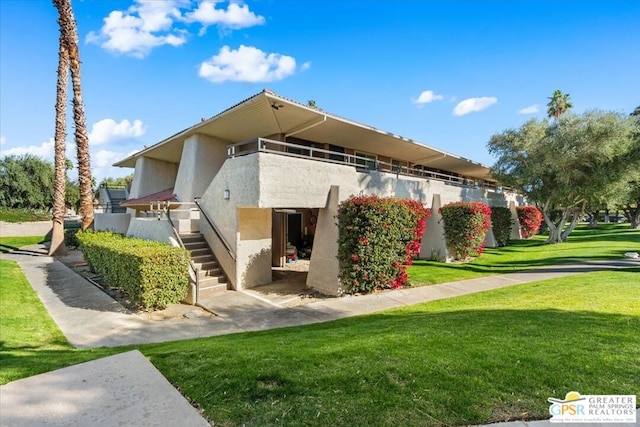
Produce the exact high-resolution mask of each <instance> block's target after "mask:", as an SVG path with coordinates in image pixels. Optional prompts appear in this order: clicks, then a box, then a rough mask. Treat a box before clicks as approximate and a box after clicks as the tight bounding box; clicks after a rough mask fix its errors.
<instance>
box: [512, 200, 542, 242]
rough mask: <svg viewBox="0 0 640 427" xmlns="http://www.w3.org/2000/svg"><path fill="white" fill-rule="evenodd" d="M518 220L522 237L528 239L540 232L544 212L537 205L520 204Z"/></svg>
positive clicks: (517, 209)
mask: <svg viewBox="0 0 640 427" xmlns="http://www.w3.org/2000/svg"><path fill="white" fill-rule="evenodd" d="M516 211H517V212H518V220H519V221H520V231H521V232H522V237H523V238H524V239H528V238H529V237H531V236H533V235H534V234H536V233H537V232H538V230H539V229H540V224H542V212H540V209H538V208H536V207H535V206H518V207H517V208H516Z"/></svg>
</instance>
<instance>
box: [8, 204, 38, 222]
mask: <svg viewBox="0 0 640 427" xmlns="http://www.w3.org/2000/svg"><path fill="white" fill-rule="evenodd" d="M49 220H51V216H49V214H47V213H44V212H35V211H33V210H31V209H13V208H5V207H0V221H5V222H32V221H49Z"/></svg>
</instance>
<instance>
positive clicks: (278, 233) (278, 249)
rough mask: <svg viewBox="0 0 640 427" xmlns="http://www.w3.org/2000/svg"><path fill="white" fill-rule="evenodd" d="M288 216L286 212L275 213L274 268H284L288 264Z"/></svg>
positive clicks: (272, 251) (272, 263)
mask: <svg viewBox="0 0 640 427" xmlns="http://www.w3.org/2000/svg"><path fill="white" fill-rule="evenodd" d="M286 215H287V214H286V213H284V212H277V211H275V210H274V211H273V220H272V231H271V265H272V266H273V267H284V264H285V262H286V249H287V240H286V239H287V236H286V222H287V217H286Z"/></svg>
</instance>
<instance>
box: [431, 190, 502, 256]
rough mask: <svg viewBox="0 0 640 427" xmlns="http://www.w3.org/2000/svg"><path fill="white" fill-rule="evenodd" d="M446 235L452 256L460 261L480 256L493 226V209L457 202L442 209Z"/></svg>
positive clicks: (481, 205) (474, 203) (472, 203)
mask: <svg viewBox="0 0 640 427" xmlns="http://www.w3.org/2000/svg"><path fill="white" fill-rule="evenodd" d="M440 213H441V214H442V219H443V220H444V235H445V238H446V240H447V246H448V248H449V251H450V252H451V255H452V256H453V257H454V258H455V259H458V260H466V259H467V258H469V257H470V256H474V255H480V254H481V253H482V252H483V250H484V239H485V237H486V236H487V232H488V231H489V227H490V225H491V209H490V208H489V206H488V205H487V204H486V203H481V202H455V203H449V204H447V205H444V206H443V207H441V208H440Z"/></svg>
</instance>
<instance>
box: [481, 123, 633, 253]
mask: <svg viewBox="0 0 640 427" xmlns="http://www.w3.org/2000/svg"><path fill="white" fill-rule="evenodd" d="M638 130H639V123H638V122H637V121H636V120H634V119H632V118H629V117H625V116H624V115H622V114H619V113H615V112H604V111H590V112H587V113H584V114H582V115H573V114H563V115H561V116H558V118H557V119H556V120H553V121H551V120H549V119H544V120H541V121H540V120H536V119H533V120H530V121H528V122H526V123H525V124H524V125H522V126H521V127H520V128H518V129H508V130H505V131H503V132H501V133H498V134H495V135H493V136H492V137H491V139H490V141H489V143H488V148H489V152H490V153H492V154H494V155H496V156H497V157H498V161H497V162H496V163H495V165H494V166H493V171H492V173H493V176H494V177H495V178H496V179H497V180H498V181H500V182H502V183H503V184H505V185H508V186H511V187H514V188H517V189H519V190H520V191H522V192H523V193H524V194H525V195H526V196H527V197H528V198H529V199H530V200H532V201H535V202H537V203H538V205H539V206H541V207H542V213H543V216H544V220H545V223H546V225H547V226H548V229H549V238H548V240H547V242H548V243H559V242H562V241H566V239H567V237H568V236H569V234H570V233H571V232H572V231H573V229H574V228H575V226H576V225H577V223H578V221H579V220H580V219H581V218H582V217H583V216H584V212H585V210H586V207H587V206H588V205H589V204H590V203H591V202H592V201H593V200H594V198H596V197H599V196H600V195H602V194H605V193H607V192H608V191H610V189H611V186H612V185H613V184H614V183H615V182H618V181H620V180H622V179H623V178H624V177H625V176H628V174H629V173H630V171H633V170H637V168H639V167H640V141H639V140H638V138H637V137H635V135H637V132H638ZM554 208H559V209H561V211H562V216H561V217H560V219H559V220H557V221H555V222H554V221H553V219H552V215H551V211H552V210H553V209H554ZM567 223H568V225H567Z"/></svg>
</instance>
